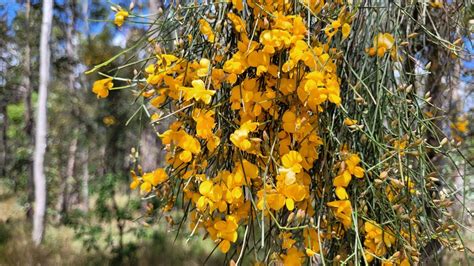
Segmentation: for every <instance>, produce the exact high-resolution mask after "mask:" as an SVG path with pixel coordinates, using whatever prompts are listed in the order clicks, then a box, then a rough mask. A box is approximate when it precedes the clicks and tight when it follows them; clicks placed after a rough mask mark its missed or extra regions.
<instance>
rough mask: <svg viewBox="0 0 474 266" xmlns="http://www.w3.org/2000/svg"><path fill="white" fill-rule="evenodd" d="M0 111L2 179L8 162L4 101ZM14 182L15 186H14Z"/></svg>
mask: <svg viewBox="0 0 474 266" xmlns="http://www.w3.org/2000/svg"><path fill="white" fill-rule="evenodd" d="M0 109H1V110H0V111H1V115H2V121H3V122H2V131H1V132H2V133H1V136H2V147H1V149H0V151H1V152H0V169H1V170H0V176H2V177H4V176H6V174H7V169H6V168H7V162H8V158H7V156H8V151H7V149H8V144H7V143H8V137H7V131H8V112H7V103H6V101H0ZM16 183H17V182H15V186H16Z"/></svg>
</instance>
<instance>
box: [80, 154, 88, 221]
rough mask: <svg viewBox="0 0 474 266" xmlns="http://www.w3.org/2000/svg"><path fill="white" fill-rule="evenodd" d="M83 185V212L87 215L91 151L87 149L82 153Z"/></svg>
mask: <svg viewBox="0 0 474 266" xmlns="http://www.w3.org/2000/svg"><path fill="white" fill-rule="evenodd" d="M81 157H82V182H81V183H82V184H81V198H82V210H83V211H84V212H85V213H87V212H88V211H89V150H88V148H87V147H85V148H84V151H83V152H82V155H81Z"/></svg>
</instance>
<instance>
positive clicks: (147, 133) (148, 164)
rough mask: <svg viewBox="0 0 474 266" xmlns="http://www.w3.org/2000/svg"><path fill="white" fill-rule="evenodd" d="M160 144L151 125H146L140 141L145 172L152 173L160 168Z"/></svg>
mask: <svg viewBox="0 0 474 266" xmlns="http://www.w3.org/2000/svg"><path fill="white" fill-rule="evenodd" d="M159 147H160V144H159V143H158V139H157V136H156V134H155V132H154V131H153V128H151V126H150V125H148V124H147V125H145V128H144V129H143V132H142V135H141V141H140V158H141V166H142V167H143V170H144V171H145V172H150V171H152V170H154V169H155V168H156V167H157V166H158V158H159V156H160V149H159Z"/></svg>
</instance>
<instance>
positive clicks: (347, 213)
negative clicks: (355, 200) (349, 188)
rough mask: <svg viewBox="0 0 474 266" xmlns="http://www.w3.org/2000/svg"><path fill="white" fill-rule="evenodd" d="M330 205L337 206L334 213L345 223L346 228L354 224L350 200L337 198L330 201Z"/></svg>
mask: <svg viewBox="0 0 474 266" xmlns="http://www.w3.org/2000/svg"><path fill="white" fill-rule="evenodd" d="M327 205H328V206H329V207H332V208H335V211H334V215H335V216H336V218H338V219H339V221H340V222H341V223H342V224H343V225H344V228H346V229H349V228H350V227H351V225H352V207H351V202H350V201H349V200H336V201H331V202H328V203H327Z"/></svg>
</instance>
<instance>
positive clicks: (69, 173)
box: [60, 133, 77, 222]
mask: <svg viewBox="0 0 474 266" xmlns="http://www.w3.org/2000/svg"><path fill="white" fill-rule="evenodd" d="M76 151H77V133H74V139H73V140H72V141H71V145H70V146H69V153H68V158H67V165H66V178H63V180H62V182H63V183H62V184H61V189H62V191H61V199H60V217H61V219H60V220H61V221H62V222H64V220H65V219H66V218H67V215H68V211H69V204H70V193H71V191H70V185H71V183H72V182H73V179H74V165H75V163H76Z"/></svg>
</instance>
